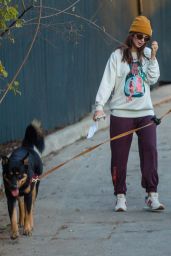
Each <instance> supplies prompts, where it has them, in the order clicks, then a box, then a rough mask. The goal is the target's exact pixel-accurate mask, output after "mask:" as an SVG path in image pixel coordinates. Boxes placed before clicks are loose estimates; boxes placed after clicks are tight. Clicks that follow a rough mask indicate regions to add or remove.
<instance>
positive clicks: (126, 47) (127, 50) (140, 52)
mask: <svg viewBox="0 0 171 256" xmlns="http://www.w3.org/2000/svg"><path fill="white" fill-rule="evenodd" d="M134 34H135V33H130V34H129V35H128V37H127V38H126V40H125V43H124V44H123V45H121V46H119V49H121V51H122V52H123V57H122V61H123V62H127V63H128V64H130V63H131V62H132V54H131V48H132V46H133V40H132V39H133V36H134ZM146 44H147V43H144V44H143V46H142V47H141V48H138V49H137V57H138V60H139V61H140V62H142V58H143V57H146V56H145V55H144V48H145V47H146Z"/></svg>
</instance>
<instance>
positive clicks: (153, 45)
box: [151, 41, 159, 60]
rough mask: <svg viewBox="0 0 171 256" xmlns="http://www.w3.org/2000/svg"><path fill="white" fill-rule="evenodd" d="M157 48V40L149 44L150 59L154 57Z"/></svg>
mask: <svg viewBox="0 0 171 256" xmlns="http://www.w3.org/2000/svg"><path fill="white" fill-rule="evenodd" d="M158 48H159V46H158V43H157V41H153V42H152V44H151V59H152V60H154V59H155V57H156V53H157V51H158Z"/></svg>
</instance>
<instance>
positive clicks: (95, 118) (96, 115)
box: [93, 110, 106, 121]
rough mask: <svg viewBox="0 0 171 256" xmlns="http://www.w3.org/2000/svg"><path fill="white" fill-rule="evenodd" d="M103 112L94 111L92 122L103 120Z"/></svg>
mask: <svg viewBox="0 0 171 256" xmlns="http://www.w3.org/2000/svg"><path fill="white" fill-rule="evenodd" d="M105 117H106V115H105V112H104V111H103V110H96V111H95V112H94V115H93V120H94V121H97V120H98V119H101V118H105Z"/></svg>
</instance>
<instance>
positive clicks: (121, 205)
mask: <svg viewBox="0 0 171 256" xmlns="http://www.w3.org/2000/svg"><path fill="white" fill-rule="evenodd" d="M115 211H116V212H126V211H127V206H126V197H125V195H124V194H118V195H117V199H116V205H115Z"/></svg>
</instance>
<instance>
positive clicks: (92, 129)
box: [87, 122, 98, 139]
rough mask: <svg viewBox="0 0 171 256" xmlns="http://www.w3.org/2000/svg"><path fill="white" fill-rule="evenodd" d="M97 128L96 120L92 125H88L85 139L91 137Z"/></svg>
mask: <svg viewBox="0 0 171 256" xmlns="http://www.w3.org/2000/svg"><path fill="white" fill-rule="evenodd" d="M97 130H98V122H95V123H94V124H93V125H92V126H90V128H89V131H88V134H87V139H90V138H92V137H93V135H94V134H95V132H97Z"/></svg>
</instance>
